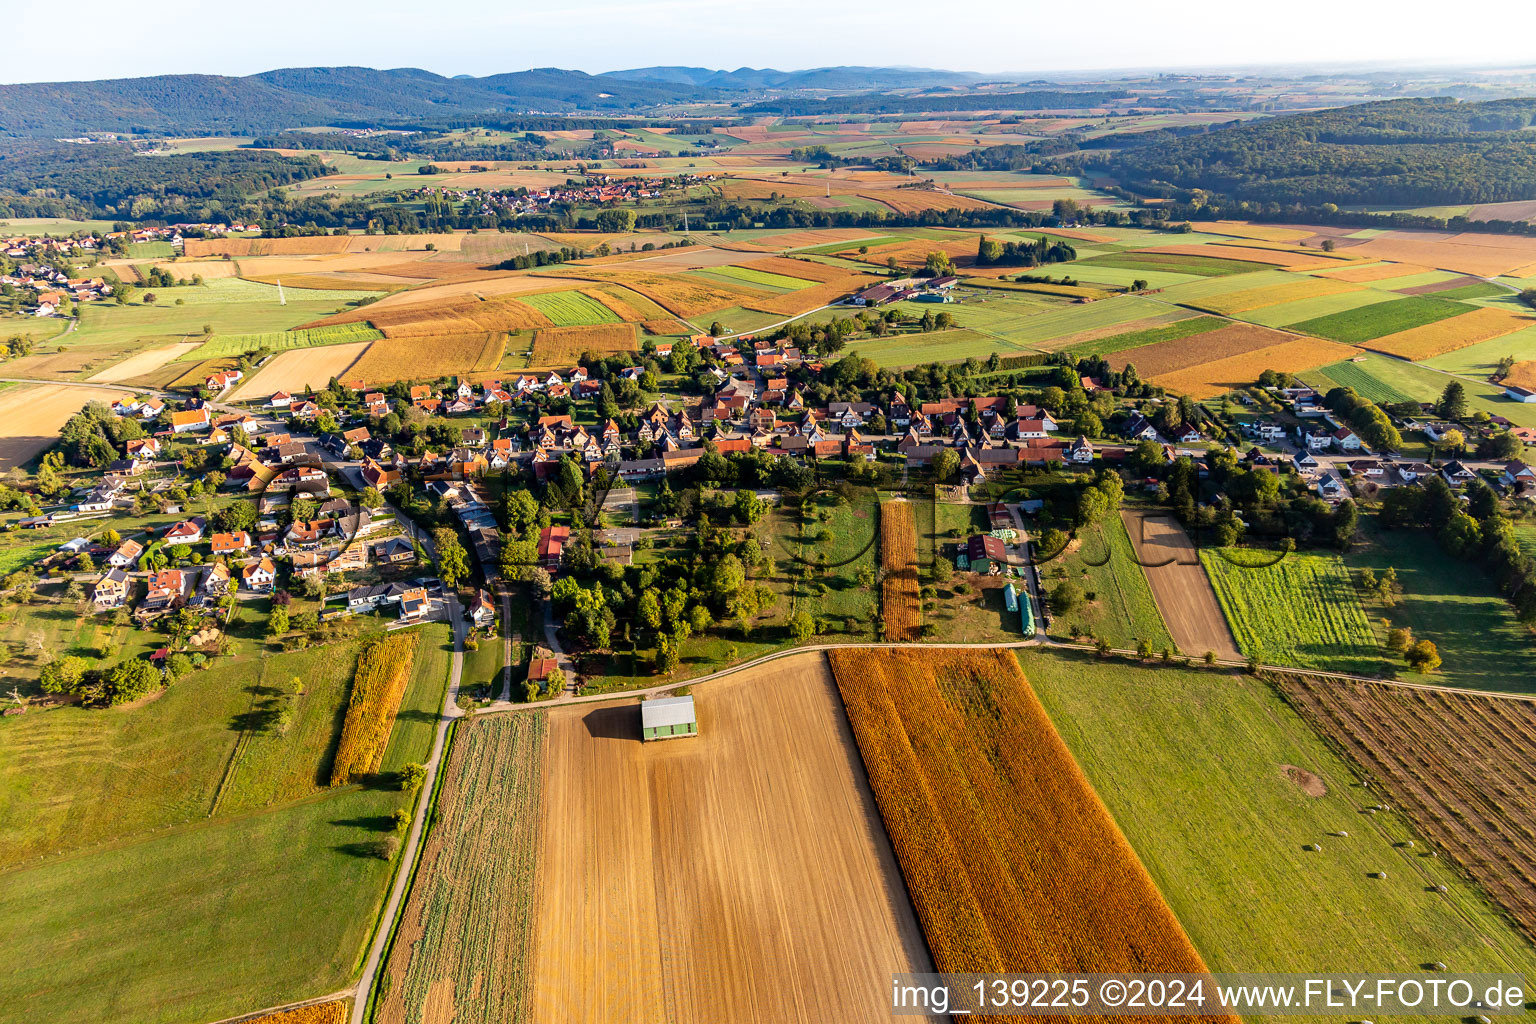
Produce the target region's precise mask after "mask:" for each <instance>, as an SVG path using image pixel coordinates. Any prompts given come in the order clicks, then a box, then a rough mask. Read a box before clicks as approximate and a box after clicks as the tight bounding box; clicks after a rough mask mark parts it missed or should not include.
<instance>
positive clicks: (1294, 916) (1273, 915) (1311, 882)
mask: <svg viewBox="0 0 1536 1024" xmlns="http://www.w3.org/2000/svg"><path fill="white" fill-rule="evenodd" d="M1019 660H1020V662H1021V663H1022V664H1023V666H1024V671H1025V672H1026V674H1027V675H1028V676H1029V679H1030V681H1031V683H1032V684H1033V685H1034V687H1035V691H1036V692H1037V693H1038V694H1039V695H1040V700H1041V701H1042V702H1043V703H1044V705H1045V707H1046V709H1047V711H1049V712H1050V715H1051V719H1052V721H1054V722H1055V725H1056V728H1057V730H1058V731H1059V732H1060V733H1061V736H1062V738H1063V739H1064V740H1065V741H1066V743H1067V746H1068V747H1070V748H1071V750H1072V753H1073V754H1074V755H1075V756H1076V758H1077V761H1078V763H1079V764H1080V765H1082V768H1083V771H1084V772H1086V773H1087V776H1088V778H1089V780H1090V781H1091V782H1092V783H1093V785H1094V788H1095V789H1096V790H1098V793H1099V795H1100V796H1101V797H1102V798H1103V800H1104V802H1105V804H1107V805H1108V807H1109V809H1110V811H1111V812H1112V813H1113V814H1114V816H1115V820H1116V822H1118V823H1119V826H1120V828H1121V829H1122V830H1123V831H1124V832H1125V835H1126V838H1127V839H1129V840H1130V842H1131V845H1132V846H1134V847H1135V848H1136V852H1137V853H1138V854H1139V855H1140V857H1141V860H1142V863H1143V864H1145V865H1146V867H1147V870H1148V871H1149V872H1150V873H1151V875H1152V877H1153V880H1154V881H1156V883H1157V885H1158V888H1159V890H1160V891H1161V892H1162V893H1163V895H1164V897H1165V898H1166V899H1167V900H1168V903H1169V905H1170V906H1171V907H1172V908H1173V910H1174V913H1175V914H1177V915H1178V918H1179V920H1180V922H1181V923H1182V924H1183V925H1184V927H1185V929H1186V930H1187V931H1188V932H1189V936H1190V938H1191V940H1193V942H1194V944H1195V947H1196V948H1197V949H1198V950H1199V951H1200V953H1201V955H1202V956H1203V957H1204V958H1205V961H1206V964H1207V965H1208V966H1209V967H1210V968H1211V970H1213V971H1305V970H1314V969H1316V967H1315V965H1317V964H1327V965H1328V969H1329V970H1335V971H1361V972H1371V971H1380V970H1402V971H1418V970H1419V969H1420V965H1421V964H1423V963H1425V962H1427V961H1434V960H1441V961H1444V962H1446V963H1448V964H1454V965H1456V969H1457V970H1468V971H1472V970H1515V971H1517V972H1519V973H1529V972H1530V970H1531V968H1532V966H1533V961H1536V954H1533V951H1532V949H1531V947H1530V945H1529V944H1528V943H1527V942H1526V941H1525V940H1524V939H1523V938H1522V937H1521V936H1520V935H1519V934H1518V933H1517V932H1516V931H1515V929H1514V928H1513V927H1512V926H1511V925H1510V924H1509V923H1508V922H1507V921H1506V920H1505V919H1504V918H1502V917H1500V916H1498V915H1497V914H1495V913H1494V912H1493V911H1492V910H1491V908H1490V907H1489V905H1488V903H1487V900H1486V898H1485V897H1484V895H1483V894H1482V893H1481V892H1480V891H1479V890H1477V889H1476V888H1475V887H1473V886H1471V885H1469V884H1467V883H1466V882H1465V881H1464V880H1463V878H1462V877H1461V876H1460V874H1459V873H1457V872H1456V871H1455V870H1454V868H1452V867H1451V865H1449V864H1447V863H1445V862H1443V861H1438V860H1428V859H1425V858H1422V857H1419V856H1417V851H1412V850H1407V849H1402V848H1398V847H1397V846H1395V844H1396V843H1399V842H1402V841H1404V840H1406V839H1409V838H1413V837H1415V833H1414V832H1413V831H1411V830H1410V829H1409V827H1408V825H1407V824H1406V823H1405V822H1404V821H1403V820H1402V818H1401V817H1399V816H1398V815H1397V814H1376V815H1374V816H1371V817H1365V816H1364V815H1363V814H1362V813H1361V812H1362V810H1363V805H1368V804H1373V803H1376V802H1378V800H1379V798H1380V794H1373V793H1371V792H1370V791H1368V790H1363V789H1361V788H1360V786H1359V782H1358V780H1357V778H1356V777H1355V775H1354V773H1353V772H1352V771H1351V770H1350V768H1349V767H1348V766H1347V765H1346V764H1345V763H1344V762H1342V761H1341V760H1340V759H1339V757H1338V756H1337V755H1336V754H1334V752H1333V751H1332V750H1331V749H1330V748H1329V747H1328V746H1327V745H1326V744H1325V743H1324V742H1323V741H1322V740H1320V739H1319V738H1318V736H1317V735H1316V734H1315V733H1314V732H1313V731H1312V730H1311V729H1310V728H1309V727H1308V725H1307V724H1306V723H1305V722H1304V721H1302V720H1301V719H1300V718H1299V717H1298V716H1297V715H1296V714H1295V712H1293V711H1292V710H1291V709H1290V708H1289V707H1288V706H1287V705H1286V704H1285V703H1284V702H1283V701H1282V700H1280V698H1279V697H1278V696H1277V695H1276V694H1275V693H1274V691H1273V690H1271V689H1270V688H1269V686H1267V685H1266V684H1264V683H1263V682H1261V681H1259V680H1256V679H1252V678H1248V677H1244V676H1239V675H1234V674H1230V673H1225V672H1206V671H1201V670H1197V669H1181V668H1163V667H1151V666H1147V667H1141V666H1135V665H1131V664H1128V663H1125V662H1101V661H1098V660H1097V659H1093V658H1089V657H1078V656H1072V655H1052V654H1047V653H1036V652H1033V651H1030V652H1022V651H1021V652H1019ZM1192 751H1204V752H1207V754H1208V756H1206V755H1202V756H1192V754H1191V752H1192ZM1292 769H1300V770H1301V772H1305V773H1307V775H1302V774H1300V772H1297V771H1293V770H1292ZM1308 776H1312V777H1315V779H1316V780H1317V783H1319V784H1320V785H1315V784H1312V783H1311V781H1310V780H1309V779H1308ZM1302 783H1306V784H1307V785H1308V786H1309V787H1310V793H1315V794H1317V795H1309V789H1304V788H1303V785H1302ZM1343 832H1348V833H1349V835H1348V837H1347V838H1346V837H1342V836H1340V835H1339V834H1340V833H1343ZM1420 838H1421V837H1420ZM1314 843H1315V844H1318V845H1320V846H1321V847H1322V850H1321V852H1320V853H1314V852H1309V851H1307V850H1305V849H1304V848H1303V847H1305V846H1307V845H1311V844H1314ZM1374 871H1385V872H1386V877H1385V878H1370V877H1368V873H1369V872H1374ZM1434 885H1444V886H1445V887H1446V890H1447V891H1446V892H1445V893H1435V892H1432V891H1430V889H1431V888H1432V887H1433V886H1434Z"/></svg>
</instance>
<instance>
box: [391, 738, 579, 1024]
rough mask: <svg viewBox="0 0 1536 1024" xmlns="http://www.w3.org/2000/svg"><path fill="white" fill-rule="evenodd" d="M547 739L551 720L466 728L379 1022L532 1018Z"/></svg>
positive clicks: (490, 1023) (398, 941)
mask: <svg viewBox="0 0 1536 1024" xmlns="http://www.w3.org/2000/svg"><path fill="white" fill-rule="evenodd" d="M547 731H548V730H547V719H546V716H545V715H544V714H543V713H535V714H521V715H497V716H490V717H486V718H482V719H479V720H474V721H467V722H464V723H461V724H460V726H459V730H458V734H457V735H456V736H455V738H454V743H453V754H452V757H451V759H450V761H449V764H448V770H447V774H446V775H445V777H444V783H443V789H442V792H441V794H440V795H439V797H438V804H437V815H438V816H439V817H438V821H437V824H435V825H434V826H433V827H432V831H431V832H430V833H429V835H428V837H427V845H426V849H425V850H424V851H423V853H422V861H421V867H420V869H419V873H418V874H417V876H416V881H415V883H414V885H412V887H411V895H410V898H409V900H408V901H407V902H406V907H405V913H404V915H403V916H402V917H401V920H400V931H399V932H398V934H397V935H396V937H395V941H394V945H393V946H392V947H391V948H390V953H389V960H388V961H387V963H386V965H385V974H384V980H383V982H382V984H383V986H385V987H384V990H383V992H382V993H381V996H380V998H379V1001H378V1003H377V1007H376V1009H375V1011H374V1021H375V1022H376V1024H423V1022H428V1021H432V1022H435V1021H447V1020H452V1021H453V1022H454V1024H501V1022H503V1021H523V1020H528V1019H529V1015H530V1005H531V1000H530V992H529V987H528V981H529V978H530V976H531V968H532V964H531V961H532V957H533V948H532V931H533V921H534V909H535V908H534V890H535V884H534V883H535V881H536V879H537V875H538V855H539V825H540V821H541V818H542V808H543V799H544V749H545V739H546V736H547ZM572 953H573V955H579V951H572Z"/></svg>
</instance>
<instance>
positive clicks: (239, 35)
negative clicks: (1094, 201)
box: [0, 0, 1536, 82]
mask: <svg viewBox="0 0 1536 1024" xmlns="http://www.w3.org/2000/svg"><path fill="white" fill-rule="evenodd" d="M1419 3H1424V0H1419ZM1419 3H1414V2H1412V0H1409V2H1406V3H1405V2H1383V0H1289V2H1287V3H1283V4H1260V3H1256V2H1254V0H1236V2H1233V0H1220V2H1217V0H1175V2H1173V3H1162V4H1159V3H1147V2H1145V0H1134V2H1133V0H1096V2H1093V3H1085V4H1073V3H1062V2H1060V0H1051V2H1042V0H968V2H965V3H955V4H940V3H933V2H931V0H925V2H922V3H919V2H916V0H885V2H883V3H878V2H877V3H867V4H866V3H847V2H841V3H840V2H836V0H834V2H827V0H774V2H770V3H749V2H717V0H550V2H543V3H530V2H528V0H455V2H452V3H447V4H443V5H441V6H439V5H436V4H423V3H421V2H420V0H265V2H263V3H260V4H257V5H255V6H252V5H250V4H239V3H233V2H230V0H220V2H216V3H214V2H208V3H205V2H199V0H157V2H155V3H151V4H149V5H147V6H145V7H143V8H142V9H137V10H135V9H131V8H132V5H130V6H129V7H124V6H123V3H122V0H74V2H72V3H69V4H67V5H65V6H64V7H62V8H61V7H58V6H55V5H52V4H43V3H26V2H20V3H15V4H7V5H6V6H7V8H8V10H6V11H5V13H4V14H3V15H0V23H3V24H4V25H5V27H6V30H7V35H8V36H9V37H10V38H11V39H12V41H13V42H12V45H10V46H7V47H6V48H5V50H6V57H7V59H6V61H5V62H4V64H3V65H0V82H39V81H59V80H66V79H81V78H87V79H88V78H117V77H135V76H140V75H153V74H165V73H173V72H202V73H213V74H228V75H245V74H251V73H253V72H257V71H265V70H268V69H271V68H276V67H293V66H305V65H340V64H361V65H367V66H370V67H379V68H390V67H407V66H409V67H420V68H426V69H427V70H429V71H435V72H437V73H439V74H444V75H455V74H471V75H485V74H493V73H496V72H500V71H519V70H523V69H525V68H529V67H551V66H553V67H565V68H579V69H581V70H583V71H591V72H598V71H610V70H615V69H620V68H631V67H644V66H647V65H654V64H689V65H696V66H702V67H722V68H737V67H741V66H744V65H749V66H753V67H776V68H780V69H786V70H787V69H796V68H808V67H819V66H824V65H831V64H906V65H918V66H923V67H938V68H947V69H952V70H964V71H983V72H1019V71H1023V72H1035V71H1038V72H1041V73H1049V72H1052V71H1064V70H1078V69H1083V70H1086V69H1097V68H1125V67H1141V68H1145V67H1200V66H1205V67H1211V66H1232V65H1237V64H1255V63H1258V64H1271V63H1310V62H1317V61H1326V62H1346V63H1367V62H1380V61H1388V62H1397V61H1401V62H1405V63H1414V64H1424V63H1435V64H1446V63H1488V62H1493V61H1514V60H1520V61H1524V62H1527V63H1530V62H1533V61H1536V49H1533V47H1532V45H1531V42H1530V39H1531V32H1530V29H1531V27H1532V25H1533V22H1536V16H1533V14H1532V7H1531V3H1530V0H1474V2H1473V3H1472V4H1471V5H1470V6H1469V7H1467V8H1464V9H1462V14H1461V16H1460V17H1459V18H1458V19H1455V21H1456V24H1455V27H1454V28H1451V29H1447V27H1446V26H1447V24H1448V23H1447V21H1446V20H1445V16H1444V8H1443V7H1441V8H1439V13H1438V14H1437V15H1435V14H1431V13H1430V12H1429V11H1427V10H1421V9H1419ZM1424 6H1425V7H1427V6H1428V5H1427V3H1424ZM1501 26H1502V29H1501ZM18 44H19V45H18Z"/></svg>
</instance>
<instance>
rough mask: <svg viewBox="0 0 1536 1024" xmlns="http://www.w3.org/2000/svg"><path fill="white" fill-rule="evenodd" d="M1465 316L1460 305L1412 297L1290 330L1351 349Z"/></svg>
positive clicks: (1314, 320)
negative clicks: (1436, 322)
mask: <svg viewBox="0 0 1536 1024" xmlns="http://www.w3.org/2000/svg"><path fill="white" fill-rule="evenodd" d="M1466 312H1468V308H1467V307H1466V306H1464V305H1461V304H1460V303H1456V302H1448V301H1446V300H1444V299H1434V298H1427V297H1425V296H1421V295H1413V296H1409V297H1408V298H1403V299H1394V300H1393V301H1391V302H1378V303H1376V304H1374V305H1370V306H1361V307H1360V308H1358V309H1351V310H1346V311H1345V312H1343V313H1334V314H1332V315H1330V316H1324V317H1318V318H1316V319H1313V320H1302V321H1300V322H1298V323H1293V324H1291V325H1290V326H1291V328H1292V329H1294V330H1297V331H1300V332H1302V333H1303V334H1315V335H1317V336H1318V337H1320V338H1328V339H1330V340H1332V341H1338V342H1343V343H1344V344H1346V345H1354V344H1358V343H1360V342H1362V341H1370V340H1372V339H1374V338H1380V337H1381V336H1382V335H1385V334H1396V333H1398V332H1399V331H1406V330H1409V329H1410V328H1414V327H1422V326H1424V325H1425V324H1432V323H1434V322H1435V321H1437V320H1446V319H1449V318H1450V317H1453V316H1457V315H1459V314H1461V313H1466Z"/></svg>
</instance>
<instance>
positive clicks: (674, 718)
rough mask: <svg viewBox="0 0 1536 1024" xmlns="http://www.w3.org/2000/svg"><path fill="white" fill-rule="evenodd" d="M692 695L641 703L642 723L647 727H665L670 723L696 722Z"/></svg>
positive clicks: (684, 723)
mask: <svg viewBox="0 0 1536 1024" xmlns="http://www.w3.org/2000/svg"><path fill="white" fill-rule="evenodd" d="M697 721H698V719H697V718H696V717H695V716H694V713H693V698H692V697H662V698H660V699H658V700H648V701H646V702H645V703H643V704H641V705H640V725H641V727H642V728H645V729H663V728H666V727H667V726H669V725H687V724H689V723H696V722H697Z"/></svg>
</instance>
